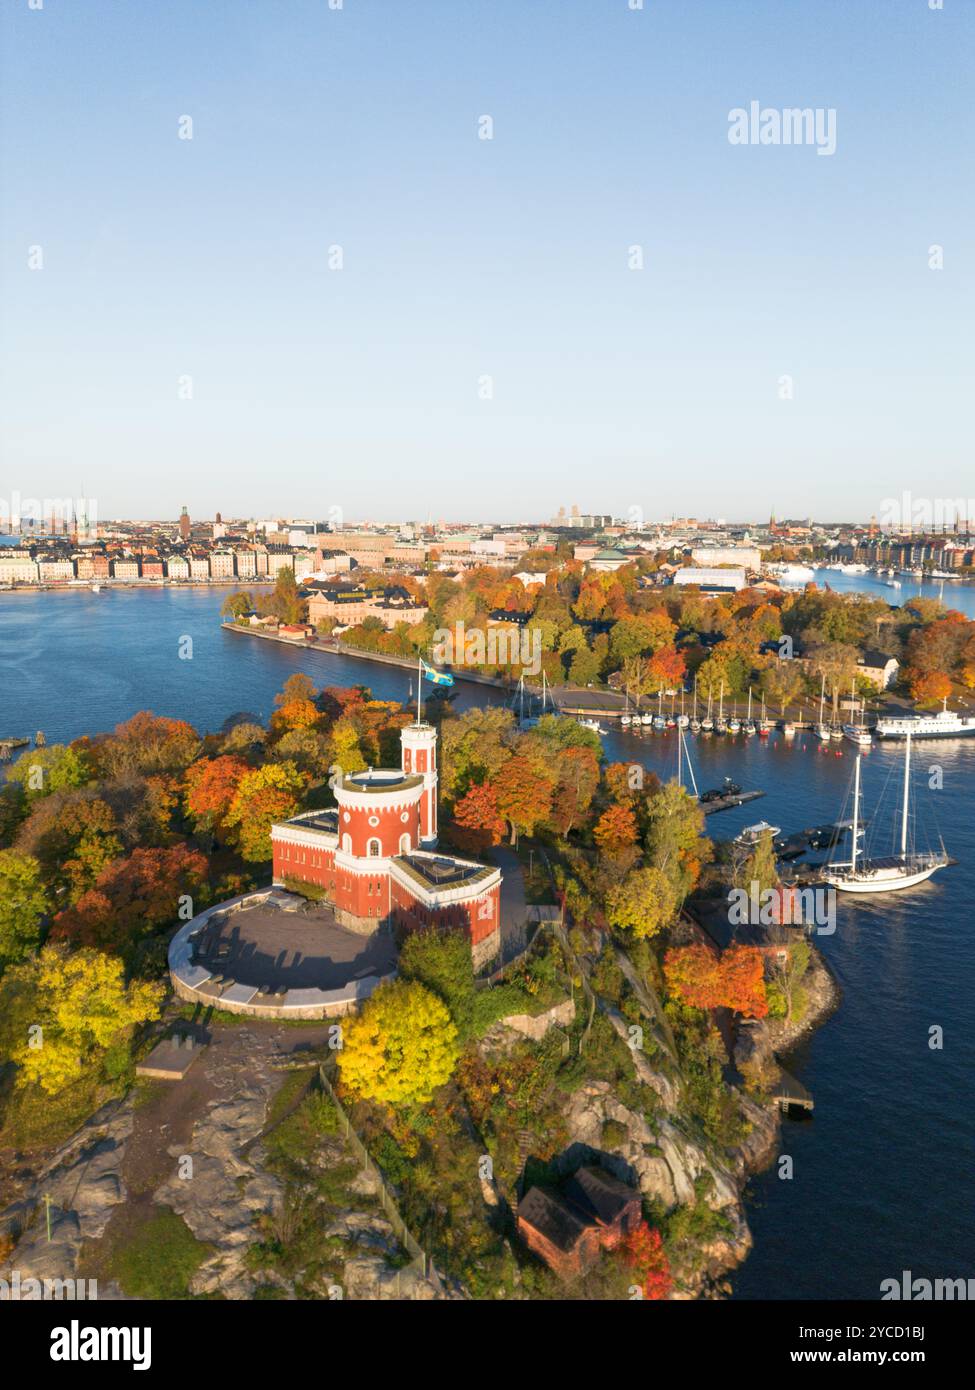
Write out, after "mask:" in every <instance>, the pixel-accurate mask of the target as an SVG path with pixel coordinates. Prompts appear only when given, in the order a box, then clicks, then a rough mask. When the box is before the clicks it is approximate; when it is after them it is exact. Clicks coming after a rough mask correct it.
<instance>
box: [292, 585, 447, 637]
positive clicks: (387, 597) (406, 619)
mask: <svg viewBox="0 0 975 1390" xmlns="http://www.w3.org/2000/svg"><path fill="white" fill-rule="evenodd" d="M310 593H311V597H310V598H309V600H308V621H309V622H311V623H315V624H316V625H317V624H318V623H320V622H321V621H322V620H323V619H324V618H334V619H335V620H336V621H338V622H339V623H341V624H342V625H343V626H345V627H353V626H355V624H356V623H361V622H362V621H363V620H364V619H365V618H378V619H379V621H380V622H381V623H382V625H383V627H385V628H394V627H395V626H396V625H397V623H410V624H411V625H412V624H414V623H420V622H422V621H423V619H424V618H425V617H426V615H427V612H428V611H429V610H428V609H427V607H426V605H425V604H422V603H416V602H415V601H414V600H413V598H412V597H411V596H410V594H409V593H408V592H407V591H406V590H405V589H403V588H401V587H400V586H399V585H389V586H386V587H384V588H375V589H368V588H363V587H361V586H359V585H351V584H338V585H328V586H327V587H322V588H318V589H312V590H310Z"/></svg>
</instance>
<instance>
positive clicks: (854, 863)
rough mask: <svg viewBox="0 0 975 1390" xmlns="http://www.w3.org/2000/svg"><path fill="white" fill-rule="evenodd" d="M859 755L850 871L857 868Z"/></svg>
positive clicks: (859, 756)
mask: <svg viewBox="0 0 975 1390" xmlns="http://www.w3.org/2000/svg"><path fill="white" fill-rule="evenodd" d="M861 756H862V755H861V754H860V753H858V754H857V765H856V773H855V775H854V779H853V852H852V854H851V855H850V870H851V872H853V871H855V870H856V866H857V840H858V839H859V835H860V759H861Z"/></svg>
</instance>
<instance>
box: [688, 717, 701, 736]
mask: <svg viewBox="0 0 975 1390" xmlns="http://www.w3.org/2000/svg"><path fill="white" fill-rule="evenodd" d="M690 728H691V733H692V734H699V733H700V732H701V721H700V719H696V718H695V719H692V720H691V725H690Z"/></svg>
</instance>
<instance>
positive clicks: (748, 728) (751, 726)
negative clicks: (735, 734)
mask: <svg viewBox="0 0 975 1390" xmlns="http://www.w3.org/2000/svg"><path fill="white" fill-rule="evenodd" d="M741 731H742V733H743V734H749V735H750V734H753V733H755V721H754V719H753V718H752V688H751V686H749V687H748V713H747V714H746V715H745V720H744V723H743V724H742V726H741Z"/></svg>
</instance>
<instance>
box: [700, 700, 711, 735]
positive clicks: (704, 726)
mask: <svg viewBox="0 0 975 1390" xmlns="http://www.w3.org/2000/svg"><path fill="white" fill-rule="evenodd" d="M713 728H714V720H713V719H712V718H711V692H710V691H708V711H707V714H706V715H705V716H704V718H703V719H702V720H701V732H702V733H705V734H709V733H710V732H711V731H712V729H713Z"/></svg>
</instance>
